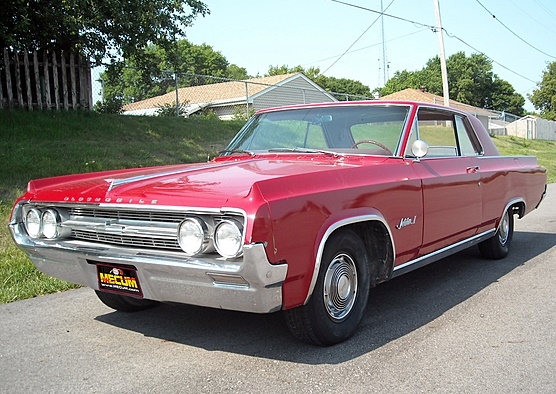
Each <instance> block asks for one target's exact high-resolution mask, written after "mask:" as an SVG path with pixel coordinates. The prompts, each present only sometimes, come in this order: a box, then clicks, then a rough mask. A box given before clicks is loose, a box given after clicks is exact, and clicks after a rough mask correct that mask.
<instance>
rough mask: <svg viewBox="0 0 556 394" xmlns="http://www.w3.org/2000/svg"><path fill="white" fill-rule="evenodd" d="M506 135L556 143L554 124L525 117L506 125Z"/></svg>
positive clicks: (536, 118)
mask: <svg viewBox="0 0 556 394" xmlns="http://www.w3.org/2000/svg"><path fill="white" fill-rule="evenodd" d="M506 134H507V135H511V136H515V137H519V138H525V139H532V140H548V141H556V122H554V121H552V120H546V119H542V118H538V117H536V116H532V115H527V116H524V117H523V118H521V119H518V120H516V121H515V122H512V123H510V124H507V125H506Z"/></svg>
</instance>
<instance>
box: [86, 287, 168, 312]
mask: <svg viewBox="0 0 556 394" xmlns="http://www.w3.org/2000/svg"><path fill="white" fill-rule="evenodd" d="M95 293H96V294H97V297H98V298H99V299H100V300H101V301H102V303H103V304H104V305H106V306H107V307H110V308H112V309H115V310H117V311H120V312H138V311H142V310H143V309H148V308H151V307H153V306H155V305H156V304H158V302H157V301H153V300H147V299H144V298H135V297H130V296H125V295H120V294H114V293H106V292H104V291H99V290H95Z"/></svg>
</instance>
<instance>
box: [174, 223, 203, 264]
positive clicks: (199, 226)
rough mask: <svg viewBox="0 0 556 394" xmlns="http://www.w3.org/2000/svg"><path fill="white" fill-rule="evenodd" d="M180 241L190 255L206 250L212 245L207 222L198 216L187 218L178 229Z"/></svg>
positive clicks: (183, 248)
mask: <svg viewBox="0 0 556 394" xmlns="http://www.w3.org/2000/svg"><path fill="white" fill-rule="evenodd" d="M178 243H179V245H180V247H181V248H182V250H183V251H184V252H185V254H186V255H188V256H194V255H196V254H199V253H203V252H206V251H207V249H208V248H209V246H210V237H209V234H208V228H207V225H206V223H205V222H204V221H202V220H200V219H197V218H187V219H185V220H184V221H183V222H181V224H180V227H179V229H178Z"/></svg>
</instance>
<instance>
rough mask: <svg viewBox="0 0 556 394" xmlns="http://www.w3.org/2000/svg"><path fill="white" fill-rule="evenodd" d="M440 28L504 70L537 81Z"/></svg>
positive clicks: (530, 80)
mask: <svg viewBox="0 0 556 394" xmlns="http://www.w3.org/2000/svg"><path fill="white" fill-rule="evenodd" d="M442 30H444V33H446V35H447V36H448V37H450V38H455V39H456V40H458V41H459V42H461V43H462V44H464V45H466V46H468V47H469V48H471V49H473V50H474V51H475V52H477V53H480V54H481V55H483V56H484V57H486V58H487V59H489V60H490V61H491V62H493V63H495V64H497V65H499V66H500V67H502V68H503V69H505V70H507V71H509V72H511V73H513V74H515V75H517V76H519V77H521V78H523V79H525V80H527V81H529V82H533V83H534V84H536V83H537V82H536V81H533V80H532V79H530V78H527V77H526V76H524V75H521V74H520V73H518V72H517V71H514V70H511V69H509V68H508V67H506V66H504V65H503V64H501V63H498V62H497V61H496V60H494V59H493V58H491V57H490V56H488V55H487V54H486V53H484V52H482V51H480V50H478V49H477V48H475V47H473V46H471V45H470V44H468V43H467V42H465V41H463V40H462V39H461V38H459V37H457V36H454V35H452V34H450V33H448V32H447V31H446V29H442Z"/></svg>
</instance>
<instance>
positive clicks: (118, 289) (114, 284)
mask: <svg viewBox="0 0 556 394" xmlns="http://www.w3.org/2000/svg"><path fill="white" fill-rule="evenodd" d="M97 276H98V288H99V290H102V291H107V292H110V293H120V294H125V295H131V296H135V297H143V292H142V291H141V286H140V285H139V278H138V277H137V270H135V268H129V267H122V266H116V265H110V264H98V263H97Z"/></svg>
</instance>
